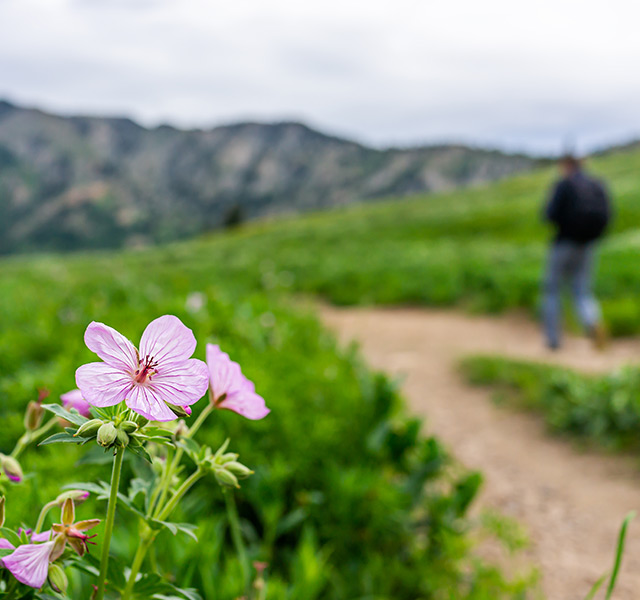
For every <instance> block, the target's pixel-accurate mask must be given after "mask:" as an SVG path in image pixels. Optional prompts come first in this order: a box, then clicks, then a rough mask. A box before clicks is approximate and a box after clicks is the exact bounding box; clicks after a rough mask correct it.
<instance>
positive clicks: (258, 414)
mask: <svg viewBox="0 0 640 600" xmlns="http://www.w3.org/2000/svg"><path fill="white" fill-rule="evenodd" d="M218 408H224V409H227V410H232V411H233V412H235V413H238V414H239V415H242V416H243V417H245V418H247V419H251V420H252V421H257V420H259V419H264V417H266V416H267V415H268V414H269V413H270V412H271V411H270V410H269V409H268V408H267V407H266V405H265V402H264V398H263V397H262V396H258V394H256V393H255V392H249V393H241V392H239V393H235V394H231V395H230V396H227V397H226V398H225V399H224V400H223V401H222V402H220V403H219V404H218Z"/></svg>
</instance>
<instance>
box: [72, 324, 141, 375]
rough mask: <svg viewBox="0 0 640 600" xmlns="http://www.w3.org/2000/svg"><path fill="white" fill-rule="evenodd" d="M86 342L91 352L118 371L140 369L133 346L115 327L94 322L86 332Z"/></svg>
mask: <svg viewBox="0 0 640 600" xmlns="http://www.w3.org/2000/svg"><path fill="white" fill-rule="evenodd" d="M84 342H85V344H87V347H88V348H89V350H91V351H92V352H95V353H96V354H97V355H98V356H99V357H100V358H101V359H102V360H103V361H104V362H106V363H107V364H108V365H111V366H112V367H114V368H116V369H120V370H123V371H134V370H135V369H136V368H137V367H138V355H137V353H136V349H135V348H134V346H133V344H132V343H131V342H130V341H129V340H128V339H127V338H126V337H124V336H123V335H122V334H121V333H118V332H117V331H116V330H115V329H113V327H109V326H108V325H105V324H104V323H97V322H96V321H92V322H91V323H89V326H88V327H87V330H86V331H85V334H84Z"/></svg>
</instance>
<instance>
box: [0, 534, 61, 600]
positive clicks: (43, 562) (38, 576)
mask: <svg viewBox="0 0 640 600" xmlns="http://www.w3.org/2000/svg"><path fill="white" fill-rule="evenodd" d="M54 544H55V542H53V541H51V542H46V543H45V544H24V545H22V546H18V548H16V550H14V551H13V552H12V553H11V554H9V556H5V557H4V558H3V559H2V562H3V564H4V566H5V567H6V568H7V569H9V571H11V574H12V575H13V576H14V577H15V578H16V579H17V580H18V581H19V582H20V583H24V584H25V585H28V586H29V587H32V588H36V589H40V588H41V587H42V586H43V585H44V582H45V581H46V580H47V574H48V572H49V557H50V556H51V552H52V550H53V545H54Z"/></svg>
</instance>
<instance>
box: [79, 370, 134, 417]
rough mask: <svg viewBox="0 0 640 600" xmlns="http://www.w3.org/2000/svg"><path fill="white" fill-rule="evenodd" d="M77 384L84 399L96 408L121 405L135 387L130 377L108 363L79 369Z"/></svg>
mask: <svg viewBox="0 0 640 600" xmlns="http://www.w3.org/2000/svg"><path fill="white" fill-rule="evenodd" d="M76 384H77V385H78V387H79V388H80V392H81V394H82V396H83V398H84V399H85V400H86V401H87V402H89V404H93V405H94V406H113V405H115V404H119V403H120V402H122V401H123V400H124V399H125V398H126V397H127V394H128V392H129V390H131V388H132V387H133V381H132V379H131V377H130V376H128V375H127V374H126V373H123V372H122V371H120V370H119V369H117V368H114V367H112V366H110V365H108V364H107V363H106V362H104V363H89V364H88V365H82V366H81V367H78V369H77V370H76Z"/></svg>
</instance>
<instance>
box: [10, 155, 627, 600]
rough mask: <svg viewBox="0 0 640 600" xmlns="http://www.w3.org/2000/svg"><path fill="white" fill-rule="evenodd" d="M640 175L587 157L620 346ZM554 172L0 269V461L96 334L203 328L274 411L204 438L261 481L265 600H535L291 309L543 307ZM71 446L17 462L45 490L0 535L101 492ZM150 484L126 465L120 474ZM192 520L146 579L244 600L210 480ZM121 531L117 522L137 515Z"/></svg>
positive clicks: (348, 360) (83, 358)
mask: <svg viewBox="0 0 640 600" xmlns="http://www.w3.org/2000/svg"><path fill="white" fill-rule="evenodd" d="M638 167H640V152H638V151H629V152H625V153H621V154H618V155H612V156H606V157H602V158H599V159H597V160H594V161H593V169H594V171H596V172H597V173H599V174H602V175H603V176H605V177H606V178H607V179H608V180H610V182H611V187H612V190H613V193H614V197H615V200H616V210H617V219H616V222H615V226H614V229H613V231H612V234H611V235H610V237H609V238H608V239H607V241H606V243H605V244H604V247H603V252H602V258H601V267H600V272H599V277H598V281H597V288H598V292H599V294H600V295H601V297H602V298H603V303H604V310H605V316H606V318H607V320H608V322H609V324H610V327H611V329H612V331H613V333H614V334H617V335H623V334H631V333H635V332H637V331H638V330H640V311H639V310H638V307H637V304H636V302H635V297H636V295H637V293H638V291H639V288H640V278H638V276H637V274H636V270H637V269H636V264H637V261H636V253H637V250H638V246H639V245H640V238H639V237H638V236H637V234H636V229H637V228H638V226H640V202H638V201H637V200H639V199H640V198H639V195H640V192H638V186H637V183H638V179H639V177H638V175H637V173H638V172H640V171H639V169H638ZM552 178H553V173H552V172H551V171H550V170H543V171H540V172H538V173H534V174H529V175H525V176H521V177H517V178H514V179H510V180H507V181H503V182H500V183H498V184H495V185H492V186H487V187H481V188H475V189H469V190H462V191H456V192H451V193H447V194H441V195H437V196H428V197H427V196H425V197H415V198H410V199H391V200H388V201H385V202H381V203H379V204H375V205H368V206H355V207H351V208H346V209H341V210H337V211H331V212H329V213H325V214H318V215H312V216H307V217H304V218H289V219H283V220H281V221H278V222H263V223H258V224H254V225H251V226H247V227H245V228H240V229H237V230H233V231H229V232H227V233H224V234H219V233H216V234H211V235H210V236H206V237H204V238H201V239H199V240H196V241H192V242H185V243H180V244H174V245H170V246H165V247H159V248H150V249H143V250H129V251H126V252H121V253H112V254H110V253H85V254H78V255H69V256H54V255H46V256H45V255H42V256H24V257H13V258H7V259H4V260H3V261H2V262H0V278H1V280H2V290H3V293H2V295H1V296H0V409H1V410H2V415H3V427H4V429H3V431H4V434H3V438H2V445H3V448H2V450H4V451H7V450H9V449H10V448H11V447H12V446H13V443H14V442H15V440H16V439H17V437H18V436H19V434H20V430H21V426H22V425H21V423H22V415H23V412H24V408H25V406H26V404H27V402H28V401H29V400H33V399H35V397H36V396H37V394H38V389H40V388H46V389H47V390H49V391H50V393H51V398H53V399H54V400H55V399H56V398H57V397H58V396H59V395H60V394H61V393H64V392H66V391H68V390H69V389H72V388H73V387H75V383H74V377H73V374H74V371H75V369H76V368H77V367H78V366H79V365H80V364H83V363H85V362H88V361H90V360H93V357H92V355H91V353H90V352H89V351H88V350H87V348H86V347H85V345H84V342H83V332H84V330H85V328H86V326H87V325H88V323H89V322H91V321H92V320H95V321H101V322H104V323H106V324H108V325H110V326H112V327H115V328H116V329H117V330H119V331H121V332H122V333H123V334H125V335H126V336H127V337H129V338H130V339H132V340H137V339H138V337H139V335H140V333H141V331H142V329H143V328H144V326H145V325H146V324H147V323H148V322H149V321H150V320H151V319H152V318H154V317H156V316H159V315H162V314H167V313H168V314H175V315H177V316H178V317H180V318H181V319H182V320H183V322H184V323H185V324H186V325H187V326H188V327H190V328H192V329H193V330H194V333H195V335H196V338H197V339H198V340H199V342H200V343H199V346H198V350H197V352H196V356H198V357H199V358H204V343H205V342H214V343H219V344H220V345H221V347H222V348H223V349H224V350H226V351H227V352H229V354H230V355H231V357H232V358H233V359H234V360H237V361H238V362H240V363H241V364H242V365H243V369H244V371H245V372H246V374H247V375H248V376H249V377H250V378H251V379H252V380H254V381H255V383H256V388H257V390H258V391H259V393H260V394H261V395H262V396H264V398H265V399H266V401H267V404H268V406H269V407H270V408H271V409H272V413H271V415H269V417H268V418H266V419H265V420H263V421H260V422H248V421H245V420H242V419H240V418H239V417H238V416H237V415H234V414H231V413H225V412H224V411H219V413H217V414H216V419H215V423H213V424H212V425H211V426H210V427H208V428H207V429H206V431H205V436H206V438H207V439H208V440H210V443H211V444H216V443H217V444H219V443H221V442H222V440H224V438H225V437H226V436H227V435H229V436H231V437H232V439H233V440H234V444H235V447H236V449H237V450H238V451H239V452H240V453H241V455H242V457H243V460H244V462H245V464H248V465H250V466H251V467H252V468H254V469H255V471H256V475H255V476H253V477H252V478H250V479H249V480H247V481H246V482H244V483H243V487H242V490H241V491H240V492H239V493H238V504H239V509H240V512H241V516H242V528H243V535H244V537H245V539H246V541H247V543H248V545H249V552H250V555H251V558H252V559H255V560H261V561H266V562H268V563H269V570H268V577H269V588H268V590H269V591H268V597H269V598H274V599H280V598H288V599H292V600H296V599H300V600H303V599H304V600H313V599H314V598H337V599H339V598H361V599H364V598H370V599H374V598H375V599H383V598H389V599H391V598H394V599H395V598H425V599H427V598H428V599H431V598H433V599H440V598H442V599H449V598H469V599H488V598H492V599H497V598H524V597H527V593H528V592H527V590H528V589H529V588H530V587H531V584H532V579H531V578H528V577H523V578H517V577H516V578H508V577H506V576H505V575H504V574H503V573H502V572H501V570H500V569H499V568H497V567H496V566H494V565H491V564H488V563H486V562H483V561H481V560H479V559H478V558H477V557H476V555H475V554H474V553H473V539H474V537H476V534H474V529H475V528H476V527H477V524H476V522H475V520H474V519H473V518H471V517H470V516H469V513H468V511H469V508H470V506H471V504H472V502H473V499H474V497H475V495H476V493H477V491H478V489H479V487H480V486H481V475H479V474H477V473H469V472H466V471H465V470H464V469H462V468H461V467H460V466H459V465H457V464H456V463H455V460H453V458H452V457H451V456H449V455H448V453H447V452H446V451H445V449H444V448H443V447H442V445H441V444H440V443H439V441H438V440H437V439H436V438H433V437H428V438H425V437H423V436H422V435H421V423H420V422H419V421H418V420H417V419H415V418H412V417H410V416H408V415H407V414H406V413H405V411H404V408H403V403H402V400H401V398H400V397H399V396H398V394H397V392H396V390H395V387H394V384H393V382H391V381H389V380H388V379H387V378H386V377H385V376H384V375H381V374H376V373H372V372H371V371H369V370H368V369H367V368H366V366H365V365H363V364H362V362H361V360H360V358H359V356H358V354H357V351H356V350H355V349H353V348H350V349H340V348H339V347H338V346H337V344H336V342H335V340H334V339H333V337H332V336H331V335H330V334H328V333H327V332H326V331H325V330H324V329H323V328H322V327H321V325H320V324H319V323H318V321H317V318H316V317H315V316H314V314H313V310H312V309H311V308H309V305H308V304H307V303H306V302H303V301H301V298H302V297H304V296H306V295H313V296H315V297H321V298H324V299H326V300H328V301H331V302H333V303H336V304H414V305H430V306H449V305H450V306H458V307H461V308H463V309H465V310H470V311H483V312H499V311H503V310H510V309H525V310H528V311H530V312H531V313H535V310H536V306H537V301H538V288H539V280H540V273H541V264H542V260H543V257H544V252H545V247H546V239H547V237H548V233H547V232H546V231H545V229H544V226H543V225H542V224H541V223H540V222H539V218H538V215H539V211H540V204H541V201H542V196H543V195H544V193H545V190H546V189H547V188H548V186H549V184H550V182H551V181H552ZM547 379H548V380H549V381H553V380H554V378H553V377H551V378H546V377H545V381H546V380H547ZM576 385H578V384H576ZM536 393H538V392H536ZM545 393H546V392H545ZM197 410H198V408H197V405H196V411H197ZM589 419H591V416H590V415H588V416H587V420H589ZM633 419H636V417H635V416H633V418H632V420H633ZM633 422H634V423H635V422H636V421H633ZM634 427H635V425H634ZM625 435H626V434H625ZM454 451H455V449H454ZM59 452H60V450H59V449H56V454H53V453H52V451H51V450H50V449H49V448H48V447H43V448H40V449H38V450H33V449H32V450H30V451H29V452H27V453H25V455H24V460H23V467H24V469H25V471H26V472H36V471H37V472H39V473H40V474H39V475H37V476H32V477H28V478H27V479H26V481H25V482H24V483H23V484H21V485H19V486H15V487H12V488H9V489H8V493H7V506H8V511H7V515H8V517H7V519H8V524H9V525H11V526H16V525H18V524H20V523H25V524H28V523H30V522H31V521H32V520H33V519H34V515H33V514H32V512H29V509H30V507H32V506H37V505H39V504H41V503H44V502H46V501H47V500H49V499H50V498H51V497H53V496H55V495H57V493H58V490H59V487H60V486H61V485H63V484H67V483H71V482H73V481H74V480H76V479H77V478H78V477H79V475H78V473H79V471H80V472H81V473H82V477H83V478H87V477H89V478H96V479H100V478H102V479H106V478H107V477H108V465H106V464H105V460H104V455H103V454H99V453H95V452H91V453H89V454H88V455H85V454H86V453H84V452H80V451H78V449H76V448H68V447H66V448H64V450H63V454H62V458H60V456H61V455H60V453H59ZM54 456H55V457H56V458H55V459H54ZM143 468H145V467H144V465H143V464H141V463H140V464H139V463H138V462H137V461H135V460H130V461H128V462H127V464H126V466H125V469H126V476H127V478H131V477H132V476H134V475H135V474H136V472H137V470H139V469H143ZM43 469H44V471H43ZM94 508H95V510H96V511H97V512H98V513H99V512H100V511H103V510H104V506H103V505H97V504H95V503H94ZM181 510H182V511H184V512H185V513H188V514H189V515H190V517H191V518H195V520H196V521H197V522H198V524H199V536H200V540H201V542H200V543H199V544H196V543H195V542H192V541H191V540H189V539H188V538H184V539H183V538H182V537H180V536H178V537H175V538H174V537H172V536H171V534H169V533H166V532H165V533H163V534H162V535H163V536H164V538H166V539H164V538H163V542H164V545H163V550H164V551H163V553H162V555H158V556H156V557H152V558H153V560H154V561H155V563H154V564H157V566H158V569H159V570H160V572H162V573H166V574H168V576H169V577H171V578H172V579H173V580H176V581H179V582H180V583H181V585H182V586H183V587H189V586H191V587H195V588H197V589H198V590H200V593H201V594H202V596H203V597H205V598H207V599H212V600H217V599H226V598H234V597H237V596H239V595H240V594H241V592H242V590H241V586H240V587H239V584H238V581H239V580H240V579H241V573H240V571H241V567H240V564H239V562H238V560H237V558H236V557H235V556H234V553H233V550H232V544H231V540H230V535H229V531H228V523H227V521H226V517H225V515H224V510H223V502H222V498H221V496H220V494H219V491H218V489H217V487H216V486H214V485H207V484H206V483H205V484H202V485H201V486H200V487H199V488H197V492H196V494H195V500H193V501H190V503H189V504H188V505H185V506H183V507H182V508H181ZM118 518H119V519H120V521H119V522H120V524H121V525H122V524H125V525H126V519H127V515H126V513H125V514H119V517H118ZM497 529H499V527H498V528H497ZM123 532H125V533H123ZM136 543H137V535H136V532H135V531H128V532H126V527H120V528H119V533H118V532H117V534H116V538H115V541H114V545H115V548H116V550H117V552H118V553H121V554H123V555H131V554H133V552H134V550H135V546H136ZM73 585H74V586H76V587H74V588H73V589H72V591H71V592H70V595H71V597H85V596H83V594H86V589H87V588H86V585H87V582H86V581H85V580H83V579H82V578H76V579H75V580H74V581H73ZM74 594H75V595H74Z"/></svg>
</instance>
